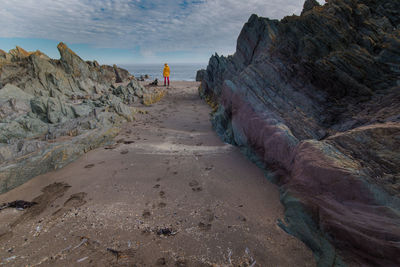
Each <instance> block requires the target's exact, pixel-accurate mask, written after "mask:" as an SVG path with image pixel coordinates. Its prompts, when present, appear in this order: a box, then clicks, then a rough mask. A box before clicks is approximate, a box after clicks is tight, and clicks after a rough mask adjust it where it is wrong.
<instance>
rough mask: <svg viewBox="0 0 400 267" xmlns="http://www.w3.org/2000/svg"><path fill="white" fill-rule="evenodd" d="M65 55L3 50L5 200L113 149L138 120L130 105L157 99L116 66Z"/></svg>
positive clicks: (0, 107) (0, 181)
mask: <svg viewBox="0 0 400 267" xmlns="http://www.w3.org/2000/svg"><path fill="white" fill-rule="evenodd" d="M57 48H58V50H59V52H60V55H61V58H60V59H59V60H55V59H51V58H49V57H48V56H46V55H45V54H43V53H41V52H40V51H36V52H27V51H25V50H24V49H22V48H20V47H17V48H15V49H13V50H11V51H10V52H9V53H6V52H4V51H0V193H2V192H5V191H8V190H10V189H11V188H14V187H16V186H18V185H20V184H22V183H23V182H25V181H27V180H28V179H30V178H32V177H34V176H36V175H39V174H42V173H45V172H47V171H49V170H52V169H57V168H60V167H62V166H65V165H66V164H67V163H69V162H71V161H73V160H75V159H77V158H78V157H79V156H80V155H82V154H83V153H85V152H87V151H89V150H91V149H93V148H96V147H98V146H100V145H102V144H106V143H108V142H110V141H111V140H112V139H113V137H114V136H115V135H116V134H117V133H118V125H119V124H120V123H123V122H124V121H130V120H132V119H133V114H134V109H133V108H131V107H130V106H129V104H131V103H133V102H138V101H142V99H143V95H146V94H150V92H148V90H147V89H145V88H144V87H143V86H141V85H140V84H139V83H138V82H137V81H136V80H135V79H134V78H133V77H131V75H130V74H129V72H128V71H126V70H124V69H121V68H118V67H117V66H116V65H114V66H112V67H111V66H106V65H103V66H100V65H99V64H98V63H97V62H96V61H93V62H91V61H87V62H85V61H83V60H82V59H81V58H80V57H79V56H78V55H76V54H75V53H74V52H73V51H72V50H71V49H69V48H68V47H67V46H66V45H65V44H63V43H60V44H59V45H58V46H57ZM118 82H119V83H122V84H120V85H115V83H118ZM150 95H151V94H150ZM146 103H147V102H146Z"/></svg>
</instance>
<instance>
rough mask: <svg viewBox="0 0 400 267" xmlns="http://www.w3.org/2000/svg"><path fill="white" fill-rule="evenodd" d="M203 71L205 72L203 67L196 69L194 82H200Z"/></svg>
mask: <svg viewBox="0 0 400 267" xmlns="http://www.w3.org/2000/svg"><path fill="white" fill-rule="evenodd" d="M205 73H206V70H205V69H201V70H198V71H197V72H196V82H201V81H202V80H203V78H204V75H205Z"/></svg>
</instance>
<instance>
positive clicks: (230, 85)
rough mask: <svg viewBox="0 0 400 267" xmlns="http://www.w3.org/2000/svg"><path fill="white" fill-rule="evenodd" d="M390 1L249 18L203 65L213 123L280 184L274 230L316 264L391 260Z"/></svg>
mask: <svg viewBox="0 0 400 267" xmlns="http://www.w3.org/2000/svg"><path fill="white" fill-rule="evenodd" d="M399 70H400V2H399V1H395V0H383V1H373V0H331V1H329V2H327V3H326V4H325V5H324V6H320V5H319V4H318V3H316V1H308V0H307V1H306V3H305V4H304V10H303V12H302V15H301V16H290V17H285V18H284V19H282V20H281V21H277V20H269V19H266V18H260V17H258V16H256V15H252V16H251V17H250V19H249V21H248V22H247V23H246V24H245V26H244V27H243V29H242V31H241V33H240V35H239V37H238V41H237V48H236V52H235V54H234V55H233V56H228V57H224V56H219V55H217V54H216V55H214V56H212V57H211V58H210V61H209V65H208V67H207V70H206V73H205V75H204V78H203V79H202V84H201V87H200V95H201V96H203V97H204V98H205V99H206V100H207V102H208V103H210V104H212V105H213V106H216V107H217V109H216V111H215V113H214V115H213V118H212V122H213V126H214V128H215V129H216V131H217V132H218V134H219V135H220V136H221V137H222V138H223V139H224V140H225V141H227V142H231V143H233V144H236V145H238V146H239V147H241V148H242V149H243V151H244V152H245V153H246V154H247V155H248V156H249V157H250V158H251V159H252V160H254V161H256V162H257V163H258V164H259V165H260V166H262V167H264V168H265V169H266V170H267V171H268V173H269V174H268V177H269V178H270V179H271V180H272V181H274V182H276V183H277V184H278V185H279V186H280V187H281V192H282V194H281V199H282V203H283V204H284V205H285V208H286V213H285V214H286V219H285V222H280V223H279V224H280V226H281V227H282V228H284V229H285V230H286V231H287V232H289V233H291V234H293V235H295V236H297V237H299V238H300V239H302V240H303V241H304V242H305V243H306V244H307V245H308V246H309V247H310V248H311V249H312V250H313V251H314V253H315V256H316V258H317V260H318V262H319V264H320V265H321V266H341V265H344V264H345V263H349V264H350V265H351V264H354V265H363V266H365V265H371V266H376V265H380V266H398V265H399V264H400V258H399V257H398V255H399V253H400V199H399V196H400V169H399V167H398V166H400V143H399V142H400V140H399V136H400V71H399Z"/></svg>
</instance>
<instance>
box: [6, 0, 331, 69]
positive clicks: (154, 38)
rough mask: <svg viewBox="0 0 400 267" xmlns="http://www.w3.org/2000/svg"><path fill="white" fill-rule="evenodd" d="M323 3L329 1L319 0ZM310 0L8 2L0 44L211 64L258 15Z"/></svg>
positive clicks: (122, 59)
mask: <svg viewBox="0 0 400 267" xmlns="http://www.w3.org/2000/svg"><path fill="white" fill-rule="evenodd" d="M319 2H320V3H322V2H324V1H323V0H319ZM303 3H304V0H153V1H150V0H68V1H65V0H0V25H1V27H0V49H2V50H4V51H9V50H10V49H12V48H15V46H16V45H18V46H21V47H22V48H24V49H25V50H28V51H34V50H37V49H39V50H40V51H42V52H44V53H45V54H47V55H48V56H50V57H52V58H59V57H60V56H59V53H58V50H57V48H56V47H57V44H58V43H59V42H64V43H66V44H67V45H68V46H69V47H70V48H71V49H72V50H74V51H75V52H76V53H77V54H78V55H79V56H80V57H82V58H83V59H84V60H97V61H98V62H99V63H101V64H114V63H115V64H145V63H160V62H170V63H206V62H208V59H209V57H210V56H211V55H212V54H214V53H215V52H217V53H218V54H222V55H230V54H233V53H234V52H235V48H236V40H237V37H238V35H239V33H240V30H241V29H242V27H243V25H244V23H245V22H247V20H248V18H249V17H250V15H251V14H253V13H255V14H257V15H259V16H262V17H269V18H271V19H281V18H283V17H284V16H287V15H292V14H297V15H299V14H300V12H301V10H302V6H303Z"/></svg>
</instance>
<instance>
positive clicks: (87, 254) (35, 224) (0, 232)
mask: <svg viewBox="0 0 400 267" xmlns="http://www.w3.org/2000/svg"><path fill="white" fill-rule="evenodd" d="M198 86H199V83H198V82H187V81H172V82H171V86H170V87H169V88H167V95H166V96H165V97H164V98H163V99H162V100H161V101H160V102H158V103H156V104H153V105H150V106H148V107H145V106H143V105H141V104H134V105H135V106H136V107H137V108H138V109H139V113H137V114H136V115H135V120H134V121H132V122H127V123H125V124H123V126H122V129H121V131H120V133H119V134H118V136H117V137H116V138H115V139H114V143H113V144H111V145H107V146H102V147H100V148H97V149H94V150H92V151H90V152H88V153H86V154H84V155H83V156H81V157H80V158H79V159H78V160H76V161H74V162H73V163H71V164H69V165H67V166H66V167H64V168H62V169H59V170H56V171H52V172H49V173H46V174H44V175H40V176H37V177H35V178H33V179H31V180H29V181H28V182H26V183H24V184H23V185H21V186H19V187H17V188H15V189H13V190H11V191H9V192H6V193H4V194H2V195H0V203H4V202H11V201H14V200H17V199H23V200H26V201H35V202H38V203H39V204H37V205H34V206H33V207H31V208H29V209H27V210H25V211H20V210H17V209H11V208H9V209H4V210H2V211H1V212H0V225H1V228H0V241H1V246H0V259H1V261H2V263H7V264H9V265H10V266H24V265H30V266H37V265H40V266H72V265H75V266H76V265H78V264H82V265H85V266H157V265H165V266H315V260H314V257H313V255H312V252H311V250H310V249H309V248H307V247H306V246H305V245H304V244H303V243H302V242H301V241H299V240H298V239H296V238H294V237H292V236H290V235H289V234H287V233H286V232H284V231H283V230H282V229H281V228H280V227H279V226H278V225H277V221H278V220H284V207H283V206H282V204H281V203H280V201H279V191H278V187H277V186H276V185H273V184H272V183H270V182H269V181H268V180H267V179H266V178H265V176H264V174H263V171H262V170H261V169H259V168H257V167H256V166H255V165H254V164H252V163H251V162H249V161H248V160H247V159H246V157H245V156H244V155H243V154H241V153H240V151H239V149H238V148H237V147H233V146H231V145H229V144H225V143H223V142H222V141H221V140H220V138H219V137H218V136H217V135H216V133H215V132H214V131H213V129H212V127H211V123H210V115H209V113H210V112H211V108H210V107H209V106H207V104H206V103H205V102H204V101H202V100H201V99H200V98H199V95H198V91H197V90H198ZM161 87H162V86H160V88H161ZM162 88H163V87H162Z"/></svg>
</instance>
